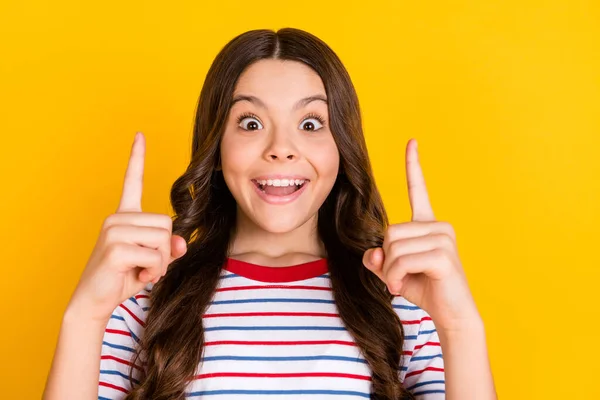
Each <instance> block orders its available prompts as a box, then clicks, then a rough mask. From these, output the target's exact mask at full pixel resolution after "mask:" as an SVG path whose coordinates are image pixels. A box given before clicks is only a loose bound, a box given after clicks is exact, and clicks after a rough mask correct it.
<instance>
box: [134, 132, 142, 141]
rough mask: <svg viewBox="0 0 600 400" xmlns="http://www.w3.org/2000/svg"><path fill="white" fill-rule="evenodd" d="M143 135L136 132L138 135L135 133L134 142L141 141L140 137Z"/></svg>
mask: <svg viewBox="0 0 600 400" xmlns="http://www.w3.org/2000/svg"><path fill="white" fill-rule="evenodd" d="M141 134H142V132H136V133H135V138H134V141H136V142H137V141H138V140H139V138H140V135H141Z"/></svg>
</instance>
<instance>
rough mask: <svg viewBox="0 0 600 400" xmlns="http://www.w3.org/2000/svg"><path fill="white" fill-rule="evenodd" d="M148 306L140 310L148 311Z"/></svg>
mask: <svg viewBox="0 0 600 400" xmlns="http://www.w3.org/2000/svg"><path fill="white" fill-rule="evenodd" d="M149 309H150V307H142V311H148V310H149Z"/></svg>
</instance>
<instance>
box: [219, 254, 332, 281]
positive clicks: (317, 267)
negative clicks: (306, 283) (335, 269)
mask: <svg viewBox="0 0 600 400" xmlns="http://www.w3.org/2000/svg"><path fill="white" fill-rule="evenodd" d="M223 268H224V269H226V270H227V271H229V272H233V273H234V274H237V275H241V276H243V277H245V278H248V279H252V280H255V281H261V282H293V281H301V280H304V279H310V278H315V277H317V276H320V275H323V274H326V273H327V272H328V268H327V259H326V258H321V259H318V260H314V261H309V262H306V263H302V264H297V265H289V266H285V267H267V266H264V265H258V264H252V263H249V262H246V261H241V260H235V259H232V258H229V257H227V258H226V259H225V265H224V267H223Z"/></svg>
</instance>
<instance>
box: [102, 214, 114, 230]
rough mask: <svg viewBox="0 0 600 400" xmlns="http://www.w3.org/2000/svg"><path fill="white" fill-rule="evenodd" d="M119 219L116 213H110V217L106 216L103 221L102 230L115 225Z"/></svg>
mask: <svg viewBox="0 0 600 400" xmlns="http://www.w3.org/2000/svg"><path fill="white" fill-rule="evenodd" d="M116 219H117V215H116V214H110V215H109V216H108V217H106V218H104V221H103V222H102V230H105V229H107V228H109V227H111V226H113V225H115V223H116Z"/></svg>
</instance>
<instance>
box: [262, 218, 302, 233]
mask: <svg viewBox="0 0 600 400" xmlns="http://www.w3.org/2000/svg"><path fill="white" fill-rule="evenodd" d="M309 219H310V217H309V218H306V220H301V219H298V218H295V217H294V216H293V215H290V216H289V217H284V216H282V215H278V216H272V218H271V219H270V220H269V221H265V220H264V219H260V220H259V221H257V220H254V218H253V222H254V223H255V224H256V225H257V226H259V227H260V228H261V229H263V230H265V231H267V232H271V233H288V232H292V231H294V230H295V229H297V228H299V227H301V226H302V225H303V224H304V223H305V222H306V221H308V220H309Z"/></svg>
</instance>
